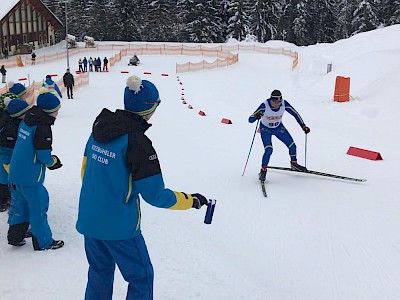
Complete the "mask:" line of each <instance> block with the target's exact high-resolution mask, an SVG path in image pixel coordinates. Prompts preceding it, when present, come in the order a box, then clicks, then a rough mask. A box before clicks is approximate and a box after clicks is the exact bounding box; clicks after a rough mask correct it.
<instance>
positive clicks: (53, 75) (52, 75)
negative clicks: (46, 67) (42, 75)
mask: <svg viewBox="0 0 400 300" xmlns="http://www.w3.org/2000/svg"><path fill="white" fill-rule="evenodd" d="M50 76H51V77H57V76H58V75H57V74H50Z"/></svg>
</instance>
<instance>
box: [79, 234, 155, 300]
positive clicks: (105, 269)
mask: <svg viewBox="0 0 400 300" xmlns="http://www.w3.org/2000/svg"><path fill="white" fill-rule="evenodd" d="M85 251H86V257H87V260H88V263H89V272H88V282H87V285H86V293H85V300H111V299H112V294H113V283H114V272H115V265H117V266H118V268H119V270H120V271H121V274H122V276H123V277H124V279H125V281H127V282H128V283H129V285H128V292H127V295H126V299H127V300H153V280H154V271H153V266H152V264H151V261H150V256H149V253H148V251H147V247H146V244H145V241H144V238H143V236H142V234H141V233H140V234H139V235H137V236H136V237H134V238H132V239H129V240H115V241H111V240H107V241H105V240H98V239H94V238H90V237H87V236H85Z"/></svg>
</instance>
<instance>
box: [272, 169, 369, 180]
mask: <svg viewBox="0 0 400 300" xmlns="http://www.w3.org/2000/svg"><path fill="white" fill-rule="evenodd" d="M268 169H274V170H282V171H291V172H297V173H306V174H311V175H318V176H325V177H330V178H336V179H342V180H349V181H356V182H365V181H367V180H366V179H360V178H352V177H346V176H341V175H334V174H329V173H323V172H318V171H311V170H308V171H304V172H302V171H297V170H292V169H291V168H284V167H272V166H268Z"/></svg>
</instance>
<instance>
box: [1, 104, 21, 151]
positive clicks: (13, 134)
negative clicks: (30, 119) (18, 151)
mask: <svg viewBox="0 0 400 300" xmlns="http://www.w3.org/2000/svg"><path fill="white" fill-rule="evenodd" d="M20 122H21V119H18V118H12V117H10V115H9V114H8V113H7V111H5V110H2V111H0V128H1V129H0V147H5V148H11V149H14V146H15V142H16V141H17V132H18V126H19V123H20Z"/></svg>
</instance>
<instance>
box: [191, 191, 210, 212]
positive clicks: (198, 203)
mask: <svg viewBox="0 0 400 300" xmlns="http://www.w3.org/2000/svg"><path fill="white" fill-rule="evenodd" d="M192 197H193V205H192V207H193V208H196V209H199V208H200V207H202V206H203V205H207V204H208V200H207V198H206V197H204V196H203V195H201V194H192Z"/></svg>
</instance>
